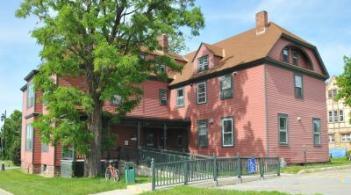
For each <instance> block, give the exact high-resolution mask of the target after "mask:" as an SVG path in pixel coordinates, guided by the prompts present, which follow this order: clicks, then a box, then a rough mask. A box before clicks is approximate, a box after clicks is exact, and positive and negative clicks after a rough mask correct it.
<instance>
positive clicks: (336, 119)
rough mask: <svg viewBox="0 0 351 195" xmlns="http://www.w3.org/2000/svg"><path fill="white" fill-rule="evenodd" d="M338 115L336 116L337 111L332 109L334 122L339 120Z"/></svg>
mask: <svg viewBox="0 0 351 195" xmlns="http://www.w3.org/2000/svg"><path fill="white" fill-rule="evenodd" d="M338 119H339V117H338V111H337V110H334V122H338V121H339V120H338Z"/></svg>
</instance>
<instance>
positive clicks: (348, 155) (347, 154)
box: [346, 150, 351, 159]
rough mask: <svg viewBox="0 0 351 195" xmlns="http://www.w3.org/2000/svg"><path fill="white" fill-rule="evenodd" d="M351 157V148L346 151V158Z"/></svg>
mask: <svg viewBox="0 0 351 195" xmlns="http://www.w3.org/2000/svg"><path fill="white" fill-rule="evenodd" d="M350 157H351V150H349V151H347V152H346V158H347V159H350Z"/></svg>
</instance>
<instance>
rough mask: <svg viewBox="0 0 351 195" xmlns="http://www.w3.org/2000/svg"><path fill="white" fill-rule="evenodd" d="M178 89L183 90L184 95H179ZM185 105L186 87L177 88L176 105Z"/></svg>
mask: <svg viewBox="0 0 351 195" xmlns="http://www.w3.org/2000/svg"><path fill="white" fill-rule="evenodd" d="M178 91H183V96H178ZM184 105H185V93H184V88H183V87H182V88H178V89H176V106H177V107H183V106H184Z"/></svg>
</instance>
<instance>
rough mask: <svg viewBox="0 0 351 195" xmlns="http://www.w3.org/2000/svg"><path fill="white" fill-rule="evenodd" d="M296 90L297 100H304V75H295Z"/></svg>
mask: <svg viewBox="0 0 351 195" xmlns="http://www.w3.org/2000/svg"><path fill="white" fill-rule="evenodd" d="M294 90H295V97H296V98H300V99H302V98H303V79H302V75H300V74H294Z"/></svg>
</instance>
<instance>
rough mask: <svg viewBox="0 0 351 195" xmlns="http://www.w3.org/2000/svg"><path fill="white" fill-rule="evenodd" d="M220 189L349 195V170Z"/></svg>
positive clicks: (309, 174)
mask: <svg viewBox="0 0 351 195" xmlns="http://www.w3.org/2000/svg"><path fill="white" fill-rule="evenodd" d="M219 188H222V189H235V190H242V191H246V190H256V191H263V190H264V191H280V192H287V193H292V194H308V195H309V194H325V195H350V194H351V168H348V169H338V170H327V171H323V172H316V173H306V174H298V175H283V176H281V177H273V178H270V179H264V180H258V181H253V182H248V183H242V184H236V185H229V186H221V187H219Z"/></svg>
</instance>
